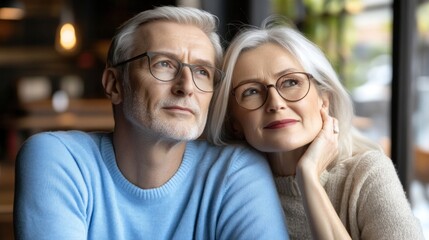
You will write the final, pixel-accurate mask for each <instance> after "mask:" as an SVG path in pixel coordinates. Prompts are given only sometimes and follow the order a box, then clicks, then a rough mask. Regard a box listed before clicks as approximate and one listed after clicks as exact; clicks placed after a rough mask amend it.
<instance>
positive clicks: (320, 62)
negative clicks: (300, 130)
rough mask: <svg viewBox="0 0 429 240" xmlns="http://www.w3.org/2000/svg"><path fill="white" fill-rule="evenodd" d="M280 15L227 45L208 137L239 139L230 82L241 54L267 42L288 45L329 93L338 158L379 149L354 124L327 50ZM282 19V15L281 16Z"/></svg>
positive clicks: (349, 103)
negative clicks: (234, 126) (234, 129)
mask: <svg viewBox="0 0 429 240" xmlns="http://www.w3.org/2000/svg"><path fill="white" fill-rule="evenodd" d="M278 20H279V18H276V17H270V18H268V19H267V20H266V21H265V22H264V23H263V27H261V28H256V27H248V28H247V29H244V30H242V31H241V32H240V33H238V34H237V36H236V37H234V39H233V40H232V42H231V44H230V46H229V47H228V49H227V51H226V53H225V58H224V63H223V70H224V72H225V77H224V79H223V81H222V82H221V84H220V86H219V89H218V90H217V91H216V92H215V93H214V95H213V99H212V103H211V104H212V106H211V107H212V111H211V112H210V115H209V117H208V123H207V138H208V140H209V141H210V142H212V143H214V144H216V145H224V144H229V143H232V142H237V141H238V140H239V139H237V138H236V137H235V135H234V133H233V132H232V129H231V123H230V119H231V116H230V111H229V108H228V102H229V101H232V100H231V96H232V94H231V85H232V75H233V71H234V66H235V64H236V62H237V59H238V58H239V56H240V54H241V53H242V52H244V51H246V50H249V49H253V48H257V47H258V46H261V45H263V44H266V43H272V44H277V45H279V46H281V47H283V48H285V49H286V50H287V51H288V52H290V54H291V55H292V56H293V57H295V58H296V59H297V61H298V62H299V63H300V64H301V66H302V67H303V69H304V71H305V72H308V73H311V74H312V75H313V76H314V78H315V81H316V82H317V84H314V85H315V86H316V88H317V90H318V91H319V93H325V94H327V95H328V96H329V114H330V115H331V116H333V117H335V118H337V119H338V122H339V129H340V133H339V158H338V159H347V158H349V157H350V156H352V155H354V154H355V153H358V152H361V151H364V150H368V149H380V147H379V146H378V145H376V144H375V143H373V142H371V141H370V140H369V139H366V138H364V137H363V136H362V135H361V134H360V133H359V132H358V131H357V129H355V128H354V127H353V126H352V119H353V116H354V113H353V103H352V101H351V98H350V96H349V94H348V92H347V91H346V90H345V88H344V87H343V85H342V84H341V82H340V80H339V79H338V76H337V74H336V72H335V71H334V69H333V68H332V66H331V64H330V62H329V61H328V59H327V58H326V57H325V55H324V53H323V52H322V51H321V50H320V49H319V48H318V47H317V46H316V45H315V44H314V43H312V42H311V41H309V40H308V39H307V38H305V37H304V36H303V35H302V34H301V33H300V32H298V31H297V30H295V29H294V28H293V27H291V26H290V25H288V24H285V23H284V22H282V23H281V24H280V23H279V21H278ZM280 20H282V19H280Z"/></svg>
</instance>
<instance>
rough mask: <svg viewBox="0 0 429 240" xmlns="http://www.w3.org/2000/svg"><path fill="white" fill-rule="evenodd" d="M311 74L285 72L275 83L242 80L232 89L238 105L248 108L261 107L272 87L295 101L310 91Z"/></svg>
mask: <svg viewBox="0 0 429 240" xmlns="http://www.w3.org/2000/svg"><path fill="white" fill-rule="evenodd" d="M311 78H313V76H312V75H311V74H309V73H305V72H293V73H287V74H285V75H283V76H281V77H280V78H279V79H277V82H276V85H274V84H268V85H265V84H263V83H261V82H257V81H246V82H242V83H241V84H239V85H238V86H236V87H234V88H233V89H232V95H233V96H234V97H235V100H236V101H237V103H238V105H240V106H241V107H243V108H245V109H248V110H256V109H258V108H260V107H262V106H263V105H264V104H265V102H266V101H267V99H268V89H269V88H270V87H273V88H275V89H276V90H277V92H278V93H279V95H280V96H281V97H282V98H283V99H284V100H286V101H288V102H297V101H299V100H301V99H303V98H304V97H305V96H307V94H308V92H309V91H310V79H311Z"/></svg>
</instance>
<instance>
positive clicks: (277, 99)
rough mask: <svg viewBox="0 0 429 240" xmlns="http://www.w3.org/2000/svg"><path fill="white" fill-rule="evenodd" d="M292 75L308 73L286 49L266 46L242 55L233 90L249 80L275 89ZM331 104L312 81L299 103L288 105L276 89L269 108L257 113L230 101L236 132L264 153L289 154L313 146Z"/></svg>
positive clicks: (270, 93)
mask: <svg viewBox="0 0 429 240" xmlns="http://www.w3.org/2000/svg"><path fill="white" fill-rule="evenodd" d="M290 72H304V70H303V68H302V67H301V65H300V64H299V63H298V62H297V61H296V60H295V59H294V57H293V56H292V55H291V54H290V53H289V52H288V51H287V50H285V49H284V48H282V47H280V46H278V45H276V44H271V43H267V44H263V45H261V46H259V47H257V48H254V49H251V50H247V51H245V52H243V53H241V55H240V56H239V58H238V60H237V62H236V65H235V68H234V72H233V77H232V87H233V88H234V87H236V86H237V85H239V84H240V83H242V82H244V81H249V80H253V81H258V82H261V83H263V84H265V85H268V84H273V85H275V84H276V81H277V79H279V77H281V76H282V75H284V74H286V73H290ZM324 99H325V98H324ZM328 104H329V103H328V101H327V99H325V101H324V100H323V99H322V97H321V96H319V94H318V92H317V90H316V88H315V82H314V81H310V90H309V92H308V94H307V96H305V97H304V98H303V99H301V100H300V101H297V102H287V101H286V100H284V99H283V98H282V97H281V96H280V95H279V94H278V92H277V91H276V89H274V88H273V87H270V88H268V97H267V101H266V102H265V104H264V105H263V106H262V107H260V108H258V109H256V110H248V109H245V108H243V107H240V106H239V105H238V103H237V101H236V100H235V98H234V97H231V101H230V105H231V111H232V117H233V127H234V129H235V130H237V131H238V133H239V134H243V135H244V137H245V138H246V140H247V142H248V143H249V144H250V145H252V146H253V147H255V148H256V149H258V150H259V151H262V152H287V151H292V150H295V149H298V148H300V147H303V146H305V145H307V144H309V143H310V142H311V141H313V139H314V138H315V137H316V136H317V134H318V133H319V131H320V130H321V128H322V118H321V115H320V110H321V108H322V105H326V106H328Z"/></svg>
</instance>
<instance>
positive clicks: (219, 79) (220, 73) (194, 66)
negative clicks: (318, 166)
mask: <svg viewBox="0 0 429 240" xmlns="http://www.w3.org/2000/svg"><path fill="white" fill-rule="evenodd" d="M155 55H165V56H167V57H169V58H172V59H173V60H175V61H176V62H177V63H179V69H178V70H177V73H176V75H175V76H174V77H173V78H172V79H170V80H162V79H159V78H157V77H155V75H154V74H153V73H152V68H151V66H150V65H151V64H150V61H151V58H152V56H155ZM144 57H148V67H149V72H150V74H151V75H152V77H154V78H155V79H156V80H158V81H161V82H171V81H173V80H175V79H176V78H177V77H178V76H179V75H180V73H181V72H182V70H183V67H189V69H190V70H191V76H192V82H194V85H195V86H196V87H197V88H198V89H199V90H200V91H202V92H206V93H211V92H214V91H215V89H216V87H217V84H218V82H220V81H221V80H222V78H223V76H224V75H225V74H224V72H223V71H222V70H220V69H218V68H217V67H214V66H209V65H201V64H189V63H184V62H182V61H179V60H178V59H177V58H175V57H173V56H171V55H169V54H167V53H162V52H152V51H146V52H144V53H142V54H139V55H137V56H134V57H132V58H129V59H127V60H124V61H121V62H119V63H116V64H114V65H113V66H112V67H114V68H116V67H119V66H121V65H124V64H127V63H130V62H133V61H135V60H138V59H141V58H144ZM201 66H203V67H210V68H213V69H214V70H215V72H214V76H213V90H211V91H208V90H203V89H201V88H200V87H198V85H197V83H196V82H195V78H194V69H195V68H197V67H201ZM216 74H219V78H218V79H216Z"/></svg>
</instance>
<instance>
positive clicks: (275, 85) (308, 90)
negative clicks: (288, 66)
mask: <svg viewBox="0 0 429 240" xmlns="http://www.w3.org/2000/svg"><path fill="white" fill-rule="evenodd" d="M296 73H298V74H304V75H306V76H307V80H308V89H307V92H306V93H305V94H304V96H302V97H301V98H299V99H297V100H289V99H286V98H285V97H283V95H282V94H281V93H280V92H279V90H278V89H277V83H278V81H279V80H280V79H282V78H283V77H284V76H287V75H291V74H296ZM311 79H315V78H314V77H313V75H312V74H311V73H307V72H289V73H286V74H283V75H281V76H280V77H279V78H278V79H277V80H276V83H275V84H263V83H262V82H258V81H248V82H244V83H241V84H238V85H237V86H235V87H234V88H233V89H232V90H231V94H232V95H233V96H234V99H235V101H236V102H237V104H238V106H240V107H242V108H244V109H247V110H250V111H254V110H257V109H259V108H261V107H262V106H264V105H265V103H267V99H268V89H269V88H270V87H273V88H274V89H275V90H276V91H277V94H279V96H280V97H281V98H283V100H285V101H286V102H298V101H301V100H302V99H304V98H305V97H306V96H307V95H308V93H309V92H310V88H311V81H310V80H311ZM248 83H258V84H261V85H262V86H264V87H265V90H266V91H267V94H266V95H265V99H264V101H263V103H262V104H261V106H259V107H257V108H246V107H243V106H242V105H241V104H240V103H239V102H238V100H237V96H236V94H235V90H236V89H237V88H239V87H241V86H243V85H245V84H248Z"/></svg>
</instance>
